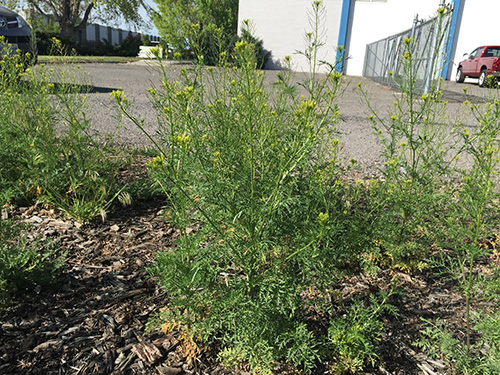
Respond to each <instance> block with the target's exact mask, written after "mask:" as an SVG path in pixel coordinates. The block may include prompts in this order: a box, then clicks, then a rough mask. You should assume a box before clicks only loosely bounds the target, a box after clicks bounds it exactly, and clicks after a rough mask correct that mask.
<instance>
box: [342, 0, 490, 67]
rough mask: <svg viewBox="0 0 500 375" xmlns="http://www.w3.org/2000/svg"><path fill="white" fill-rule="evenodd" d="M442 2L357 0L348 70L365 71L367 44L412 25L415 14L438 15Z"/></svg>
mask: <svg viewBox="0 0 500 375" xmlns="http://www.w3.org/2000/svg"><path fill="white" fill-rule="evenodd" d="M474 1H477V0H474ZM485 1H487V0H485ZM439 3H440V0H418V1H415V0H387V2H368V1H356V3H355V6H354V19H353V23H352V29H351V30H352V31H351V32H352V34H351V44H350V48H349V59H348V60H347V64H346V70H345V72H346V74H349V75H355V76H361V75H362V74H363V63H364V60H365V52H366V45H367V44H370V43H372V42H375V41H377V40H380V39H384V38H387V37H389V36H391V35H394V34H397V33H400V32H402V31H404V30H408V29H411V27H412V25H413V19H414V17H415V14H418V15H419V19H425V20H428V19H429V18H431V17H432V16H434V15H435V13H436V10H437V9H438V8H439Z"/></svg>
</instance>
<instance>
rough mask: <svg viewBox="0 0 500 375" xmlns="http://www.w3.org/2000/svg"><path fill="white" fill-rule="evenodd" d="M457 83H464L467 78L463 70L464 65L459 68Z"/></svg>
mask: <svg viewBox="0 0 500 375" xmlns="http://www.w3.org/2000/svg"><path fill="white" fill-rule="evenodd" d="M455 80H456V81H457V83H463V82H464V80H465V76H464V72H463V71H462V67H459V68H458V69H457V76H456V77H455Z"/></svg>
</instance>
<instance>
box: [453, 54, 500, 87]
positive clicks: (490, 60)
mask: <svg viewBox="0 0 500 375" xmlns="http://www.w3.org/2000/svg"><path fill="white" fill-rule="evenodd" d="M466 55H467V54H465V55H464V56H466ZM488 76H493V79H494V80H495V81H497V80H498V78H499V77H500V46H483V47H478V48H476V49H475V50H474V51H472V52H471V53H470V54H469V56H468V57H467V59H466V60H464V61H461V62H460V63H459V64H458V68H457V76H456V81H457V82H458V83H462V82H463V81H464V79H465V77H471V78H479V86H480V87H483V86H484V85H485V84H486V82H487V77H488Z"/></svg>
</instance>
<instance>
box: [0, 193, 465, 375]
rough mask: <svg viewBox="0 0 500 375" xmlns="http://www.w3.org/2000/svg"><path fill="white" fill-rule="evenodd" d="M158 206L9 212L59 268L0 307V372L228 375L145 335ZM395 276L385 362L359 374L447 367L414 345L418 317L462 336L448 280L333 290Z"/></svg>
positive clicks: (152, 297) (354, 292)
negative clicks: (47, 246)
mask: <svg viewBox="0 0 500 375" xmlns="http://www.w3.org/2000/svg"><path fill="white" fill-rule="evenodd" d="M162 204H163V201H162V200H160V199H152V200H149V201H143V202H140V203H136V204H134V205H133V206H132V207H128V208H120V209H119V211H116V212H114V213H112V214H110V216H109V217H108V218H107V220H106V221H105V222H104V223H102V222H96V223H92V224H87V225H85V226H82V227H80V226H78V225H77V224H75V223H74V222H73V221H71V220H67V219H64V217H63V216H62V215H60V214H57V213H54V212H52V211H45V210H43V209H42V208H41V207H36V206H35V207H32V208H29V209H28V208H24V209H17V210H16V211H15V212H13V213H12V214H13V215H17V216H19V217H20V218H21V219H22V220H24V221H26V222H29V223H30V224H31V226H30V229H29V231H28V232H27V236H28V237H29V238H30V239H31V240H35V239H37V238H38V239H39V238H52V239H53V240H55V241H57V242H58V244H59V246H60V248H61V251H62V252H64V253H66V258H65V262H66V265H65V266H64V271H63V282H62V285H61V287H60V288H58V289H57V290H49V289H44V288H40V287H35V288H34V289H33V290H29V291H27V292H26V293H23V294H22V295H18V296H16V297H15V298H14V300H13V301H12V304H11V305H10V307H9V308H8V309H7V310H3V311H0V374H44V375H49V374H78V375H80V374H214V375H215V374H222V373H227V372H224V370H223V369H222V368H221V367H220V366H219V365H218V364H217V363H216V361H215V355H214V353H213V352H210V351H209V350H205V351H204V352H203V354H202V356H201V358H199V359H197V360H196V361H194V363H191V364H189V363H187V361H186V358H185V357H183V353H182V349H181V347H180V345H178V341H177V339H176V337H175V332H174V334H172V335H163V333H162V332H161V331H160V330H156V331H154V332H152V333H145V325H146V323H147V322H148V320H149V319H150V318H151V317H152V316H153V314H154V313H156V312H158V311H160V309H161V308H162V307H165V306H166V305H167V303H168V296H167V295H166V294H165V293H164V292H163V291H162V290H161V289H159V288H158V287H157V285H156V284H155V282H154V280H152V279H151V278H149V277H148V275H147V272H146V267H147V266H149V265H151V262H152V260H153V258H154V256H155V254H157V252H158V251H160V250H162V249H166V248H168V247H170V246H172V242H173V240H174V239H175V237H176V236H177V232H176V231H175V230H174V229H173V228H171V227H170V226H169V224H168V223H166V222H165V221H164V220H163V218H162V215H161V210H162ZM394 276H398V277H399V288H400V289H401V290H402V291H403V293H402V294H400V295H398V296H397V297H396V298H395V299H394V300H393V301H392V302H393V303H394V304H395V305H396V306H397V308H398V309H399V316H398V317H392V316H388V317H385V318H384V319H385V323H386V326H387V327H388V329H387V334H386V335H385V337H384V339H383V341H382V342H381V343H380V352H381V354H382V358H383V361H381V363H380V364H379V365H377V366H375V368H373V369H372V370H371V371H369V372H366V374H368V373H369V374H384V375H386V374H396V375H402V374H429V375H430V374H450V373H451V371H450V369H448V368H447V367H446V366H445V364H444V363H443V362H440V361H435V360H431V359H430V358H428V357H426V356H425V355H424V354H422V353H421V352H420V351H419V350H418V349H416V348H415V347H414V346H413V345H412V343H413V342H414V341H415V340H416V338H417V337H418V331H419V329H420V324H421V319H420V318H421V317H424V318H430V319H434V318H437V317H440V318H441V319H443V321H445V322H447V323H448V324H449V325H450V326H451V327H455V328H456V332H457V334H459V335H461V334H463V331H462V330H463V327H464V307H463V306H464V302H463V298H462V296H461V294H460V293H457V292H456V286H455V285H453V284H451V283H450V282H448V281H446V280H443V278H437V277H435V276H433V274H432V273H431V272H429V273H427V274H419V275H413V274H412V275H411V276H410V275H407V274H404V273H397V272H396V271H394V270H387V271H383V272H381V273H380V274H379V275H378V276H377V277H368V276H363V275H358V276H355V277H350V278H346V279H344V280H343V283H342V284H341V291H342V294H343V295H344V297H345V298H349V297H356V298H362V297H363V295H368V294H369V293H370V292H374V291H377V290H380V289H387V286H388V285H389V283H390V280H391V279H392V278H393V277H394ZM325 369H326V367H323V368H322V369H321V370H319V369H318V371H317V373H324V371H325ZM277 373H285V370H283V371H278V372H277Z"/></svg>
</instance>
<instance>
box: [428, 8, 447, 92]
mask: <svg viewBox="0 0 500 375" xmlns="http://www.w3.org/2000/svg"><path fill="white" fill-rule="evenodd" d="M444 6H445V3H444V0H439V7H440V8H442V7H444ZM438 24H439V16H438V17H436V19H435V21H434V26H433V27H432V33H433V37H432V49H431V57H430V60H429V62H428V65H427V72H426V77H425V85H424V94H425V95H427V94H428V93H429V92H430V91H431V85H432V79H433V77H434V62H435V61H436V55H437V54H438V51H436V49H437V47H438V45H437V44H438V39H439V35H438V32H439V30H438Z"/></svg>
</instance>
